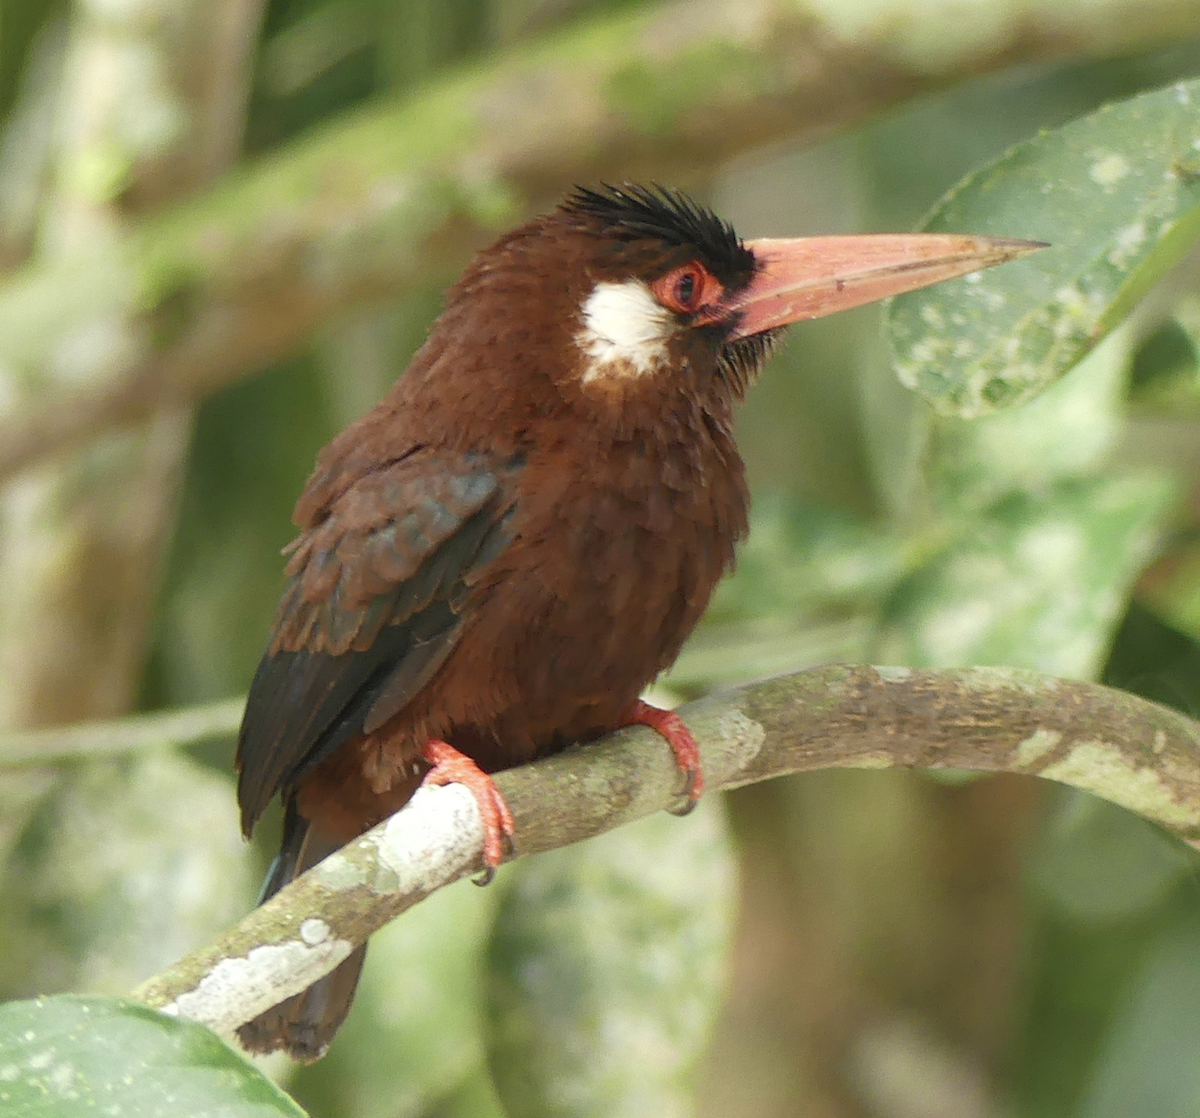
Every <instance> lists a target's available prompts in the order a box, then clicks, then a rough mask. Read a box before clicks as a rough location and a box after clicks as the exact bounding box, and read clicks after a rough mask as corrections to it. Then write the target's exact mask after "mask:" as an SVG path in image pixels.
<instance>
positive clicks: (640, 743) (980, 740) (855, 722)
mask: <svg viewBox="0 0 1200 1118" xmlns="http://www.w3.org/2000/svg"><path fill="white" fill-rule="evenodd" d="M680 713H681V714H682V715H683V717H684V719H685V721H686V722H687V724H688V726H689V727H690V728H691V730H692V732H693V733H694V734H695V736H696V739H697V741H698V742H699V743H700V747H701V751H702V754H703V762H704V771H705V775H706V778H707V780H708V782H709V787H710V789H713V790H716V789H718V788H736V787H739V786H741V785H744V784H751V783H754V782H756V781H760V780H766V779H768V778H770V777H773V776H781V775H783V774H784V773H792V772H803V771H810V770H814V769H826V768H876V769H877V768H893V767H904V768H930V769H942V768H960V769H974V770H982V771H990V772H1012V773H1024V774H1029V775H1035V776H1042V777H1045V778H1047V779H1050V780H1057V781H1061V782H1063V783H1066V784H1071V785H1073V786H1075V787H1076V788H1081V789H1083V790H1085V791H1088V792H1092V793H1095V794H1096V795H1099V796H1103V797H1104V798H1105V799H1108V800H1112V801H1113V802H1114V803H1117V804H1120V805H1122V806H1124V807H1126V808H1129V809H1130V810H1132V811H1135V812H1137V813H1138V814H1140V815H1142V816H1144V817H1146V818H1148V819H1151V820H1153V821H1155V822H1157V823H1159V824H1161V825H1162V826H1164V827H1166V828H1168V829H1169V830H1171V831H1172V832H1174V833H1175V834H1177V835H1179V836H1180V837H1181V838H1183V839H1185V840H1187V841H1189V842H1191V843H1193V844H1197V843H1200V724H1198V723H1196V722H1193V721H1191V720H1190V719H1188V718H1186V717H1184V716H1183V715H1181V714H1178V713H1176V712H1175V711H1172V710H1169V709H1167V708H1166V707H1161V706H1158V705H1156V704H1154V703H1150V702H1147V701H1146V700H1144V699H1140V698H1138V697H1136V696H1134V695H1130V694H1126V693H1124V692H1120V691H1115V690H1113V689H1111V688H1107V687H1102V686H1100V685H1098V684H1092V683H1080V682H1073V681H1069V680H1060V679H1054V678H1052V677H1048V676H1042V675H1039V674H1037V673H1034V672H1028V671H1018V670H1015V669H1004V668H973V669H965V670H924V671H917V670H910V669H905V668H871V667H846V666H836V665H835V666H825V667H820V668H814V669H812V670H810V671H806V672H801V673H799V674H797V675H791V676H783V677H780V678H778V679H774V680H768V681H766V682H763V683H757V684H754V685H752V686H749V687H745V688H742V689H741V690H738V691H735V692H731V693H730V694H727V695H724V696H720V697H714V698H710V699H705V700H702V701H700V702H697V703H692V704H689V705H687V706H685V707H682V708H681V709H680ZM496 782H497V784H498V785H499V786H500V789H501V790H502V792H503V793H504V795H505V797H506V798H507V800H508V803H509V805H510V806H511V807H512V809H513V812H514V815H515V817H516V823H517V832H516V833H517V851H516V854H519V855H525V854H533V853H537V852H540V851H544V850H551V849H555V848H557V847H560V846H565V845H567V844H568V843H572V842H577V841H579V840H580V839H584V838H589V837H591V836H593V835H597V834H600V833H602V832H604V831H607V830H610V829H612V828H614V827H617V826H620V825H621V824H623V823H628V822H632V821H633V820H635V819H639V818H641V817H642V816H645V815H649V814H651V813H652V812H656V811H660V810H662V809H663V808H665V807H668V806H671V805H672V804H673V803H675V802H676V801H677V798H678V795H679V782H680V778H679V773H678V771H677V769H676V768H675V765H674V762H673V761H672V759H671V756H670V753H669V752H668V750H667V749H666V748H665V747H664V746H663V743H662V741H661V740H660V739H659V738H657V736H656V735H655V734H654V733H652V732H650V731H647V730H645V729H629V730H622V731H619V732H618V733H616V734H613V735H611V736H609V737H607V738H605V739H603V740H602V741H599V742H595V743H592V744H590V745H586V746H583V747H576V748H573V749H570V750H568V751H566V752H565V753H560V754H558V755H557V756H554V757H551V758H548V759H547V760H544V761H541V762H539V763H537V764H534V765H528V766H525V767H523V768H519V769H514V770H511V771H508V772H504V773H500V774H499V775H498V776H497V777H496ZM482 842H483V826H482V823H481V821H480V817H479V812H478V809H477V808H476V806H475V802H474V800H473V798H472V796H471V794H470V793H469V792H467V791H466V789H464V788H462V787H461V786H458V785H449V786H447V787H445V788H422V789H420V790H418V792H417V794H416V795H415V796H414V797H413V799H412V800H411V801H410V803H409V804H408V806H406V807H405V808H404V809H403V810H401V811H400V812H398V813H397V814H396V815H394V816H393V817H392V818H390V819H388V820H386V821H385V822H383V823H381V824H380V825H379V826H377V827H375V828H374V829H373V830H371V831H369V832H367V834H365V835H364V836H363V837H362V838H360V839H359V840H357V841H356V842H354V843H351V844H350V845H349V846H347V847H345V848H344V849H343V850H341V851H339V852H338V853H337V854H334V855H333V856H332V857H330V858H328V859H326V860H325V861H324V862H322V863H321V864H320V865H319V866H317V867H315V868H314V869H313V870H311V871H309V872H308V873H306V874H305V875H303V876H302V877H301V878H299V879H298V880H297V881H296V882H295V883H293V884H292V885H290V886H288V888H286V889H284V890H283V891H282V892H280V893H279V894H277V895H276V896H275V897H274V898H272V899H271V900H270V901H268V902H267V903H266V904H265V905H263V906H262V907H261V908H258V909H256V910H255V911H254V912H252V913H251V914H250V915H249V916H247V917H246V918H245V919H244V920H243V921H241V923H239V924H238V925H237V926H236V927H235V928H232V929H231V930H230V931H228V932H227V933H225V934H224V935H223V936H221V937H220V938H219V939H218V940H216V941H214V942H213V943H211V944H209V945H208V946H206V947H205V948H203V949H201V950H200V951H198V952H196V953H195V954H193V955H191V956H189V957H188V958H186V959H184V960H182V961H181V962H179V963H177V964H176V965H175V966H174V967H172V968H171V969H170V970H169V971H166V972H164V973H163V974H161V975H159V976H157V977H156V978H153V979H151V980H150V981H148V982H146V983H145V984H144V985H142V986H140V987H139V988H138V989H137V990H136V991H135V992H134V996H135V997H137V998H139V999H140V1000H142V1001H143V1002H145V1003H146V1004H148V1005H151V1006H155V1007H157V1008H160V1009H163V1010H165V1011H166V1012H168V1013H171V1014H176V1015H179V1016H183V1017H188V1018H190V1019H193V1020H197V1021H201V1022H203V1023H204V1024H207V1025H209V1026H210V1027H212V1028H214V1029H216V1030H217V1031H218V1032H221V1033H224V1034H229V1033H232V1031H233V1030H234V1029H235V1028H236V1027H237V1026H238V1025H240V1024H242V1023H243V1022H245V1021H247V1020H249V1019H250V1018H251V1017H253V1016H255V1015H256V1014H258V1013H260V1012H262V1011H263V1010H265V1009H267V1008H268V1007H269V1006H271V1005H274V1004H275V1003H277V1002H279V1001H280V1000H282V999H283V998H284V997H287V996H289V995H291V994H293V993H296V992H298V991H299V990H302V989H304V988H305V987H306V986H308V985H309V984H310V983H312V982H313V981H315V980H316V979H317V978H319V977H320V976H321V975H323V974H326V973H328V972H329V971H330V970H332V969H333V967H334V966H336V965H337V963H338V962H340V961H341V960H342V959H344V958H345V957H346V956H347V955H348V954H349V953H350V951H351V950H352V949H353V947H354V946H355V945H357V944H360V943H363V942H365V941H366V939H367V937H368V936H369V935H370V934H371V933H372V932H374V931H376V930H377V929H378V928H380V927H382V926H383V925H384V924H386V923H387V922H388V921H389V920H391V919H393V918H394V917H396V916H398V915H399V914H400V913H401V912H403V911H404V910H405V909H407V908H410V907H411V906H412V905H414V904H416V903H417V902H418V901H420V900H422V899H423V898H424V897H426V896H428V895H429V894H430V893H432V892H434V891H435V890H437V889H440V888H441V887H443V886H445V885H448V884H450V883H451V882H453V881H456V880H457V879H458V878H460V877H463V876H465V875H466V874H469V873H473V872H475V871H477V870H478V869H480V867H481V862H480V852H481V850H482Z"/></svg>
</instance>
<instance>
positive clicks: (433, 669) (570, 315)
mask: <svg viewBox="0 0 1200 1118" xmlns="http://www.w3.org/2000/svg"><path fill="white" fill-rule="evenodd" d="M1033 247H1036V246H1034V245H1031V244H1030V243H1029V242H1024V241H1012V240H996V239H989V238H983V237H957V236H941V235H911V236H906V235H894V236H887V235H885V236H865V237H820V238H812V239H801V240H762V241H749V242H742V241H741V240H739V239H738V237H737V235H736V234H735V233H734V231H733V230H732V229H731V228H730V226H729V225H727V224H726V223H725V222H723V221H721V220H720V219H719V218H718V217H716V216H715V215H714V214H712V213H710V212H709V211H708V210H706V209H703V208H701V207H700V206H698V205H696V204H695V203H693V202H691V201H689V200H688V199H687V198H685V197H683V196H682V195H679V194H676V193H672V192H669V191H666V190H663V189H660V188H657V187H655V188H646V187H641V186H621V187H611V186H605V187H601V188H599V189H582V188H579V189H576V190H575V192H574V193H572V194H571V195H570V196H569V197H568V198H567V199H566V200H565V201H564V202H563V203H562V204H561V205H560V206H559V207H558V208H557V209H555V210H554V211H552V212H551V213H548V214H545V215H544V216H541V217H538V218H535V219H534V220H532V221H530V222H529V223H528V224H526V225H523V226H521V227H520V228H519V229H516V230H515V231H513V232H511V233H509V234H507V235H506V236H504V237H502V238H501V239H500V240H499V241H497V242H496V244H494V245H492V247H491V248H488V249H486V250H485V251H483V252H481V253H480V254H479V255H478V256H477V257H476V258H475V259H474V260H473V261H472V262H471V263H470V264H469V265H468V267H467V269H466V271H465V272H464V274H463V276H462V278H461V279H460V280H459V281H458V283H457V284H455V285H454V286H453V287H452V288H451V289H450V290H449V292H448V293H447V297H446V307H445V310H444V311H443V313H442V315H441V317H440V318H439V319H438V320H437V322H436V323H435V324H434V325H433V327H432V329H431V331H430V334H429V339H428V341H426V343H425V345H424V346H423V347H422V348H421V350H420V351H419V352H418V353H417V355H416V356H415V357H414V358H413V361H412V364H411V365H410V366H409V368H408V370H407V372H406V373H405V374H404V376H403V377H402V378H401V379H400V380H399V382H398V383H397V384H396V386H395V387H394V388H393V389H392V390H391V392H390V393H389V394H388V395H387V396H386V397H385V398H384V399H383V400H382V401H381V402H380V403H379V404H378V405H377V406H376V407H375V408H374V410H372V411H371V412H369V413H368V414H367V415H365V416H364V417H363V418H362V419H360V420H358V421H357V422H356V423H354V424H352V425H351V426H350V427H349V428H347V429H346V430H345V431H343V432H342V433H341V434H340V435H338V436H337V438H335V439H334V440H333V441H332V442H331V443H330V444H329V445H328V446H327V447H326V448H325V449H324V450H323V451H322V452H321V454H320V457H319V458H318V462H317V467H316V469H315V471H314V472H313V474H312V476H311V477H310V478H309V480H308V485H307V487H306V489H305V491H304V493H303V495H302V496H301V498H300V501H299V503H298V504H297V505H296V512H295V517H294V519H295V522H296V525H297V526H298V527H299V529H300V534H299V536H298V537H297V539H296V540H295V541H294V542H293V543H292V545H291V546H290V548H289V549H288V551H289V553H290V558H289V560H288V564H287V572H286V574H287V585H286V588H285V590H284V593H283V598H282V601H281V602H280V605H279V610H278V613H277V615H276V618H275V624H274V629H273V631H272V636H271V641H270V644H269V646H268V648H267V651H266V654H265V655H264V656H263V659H262V662H261V664H260V665H259V668H258V672H257V673H256V675H255V677H254V682H253V684H252V686H251V689H250V697H249V701H248V703H247V706H246V714H245V718H244V720H243V723H242V728H241V735H240V738H239V741H238V752H237V765H238V771H239V781H238V799H239V802H240V804H241V811H242V825H243V828H244V830H245V832H246V833H247V835H249V833H250V831H251V829H252V828H253V826H254V824H255V822H256V821H257V820H258V818H259V816H260V815H261V814H262V812H263V810H264V809H265V808H266V806H267V804H268V803H269V802H270V800H271V799H272V798H273V797H274V796H275V795H276V794H277V793H279V794H281V796H282V800H283V804H284V828H283V844H282V849H281V851H280V854H279V857H278V858H277V859H276V862H275V864H274V866H273V868H272V871H271V873H270V875H269V877H268V879H267V883H266V885H265V887H264V892H263V896H264V899H265V898H266V897H269V896H271V895H272V894H273V893H275V892H276V891H277V890H279V889H280V888H282V887H283V886H284V885H286V884H287V883H288V882H289V881H291V880H292V879H293V878H294V877H296V876H297V875H298V874H300V873H301V872H302V871H304V870H306V869H308V868H309V867H310V866H312V865H314V864H315V863H316V862H318V861H320V860H321V859H322V858H324V857H325V856H326V855H328V854H329V853H330V852H332V851H333V850H334V849H336V848H337V847H338V846H340V845H342V844H344V843H345V842H348V841H350V840H351V839H353V838H355V837H356V836H358V835H359V834H361V833H362V832H363V831H365V830H366V829H367V828H369V827H371V826H373V825H374V824H376V823H378V822H379V821H380V820H382V819H384V818H385V817H387V816H388V815H390V814H391V813H393V812H395V811H397V810H398V809H399V808H400V807H401V806H402V805H403V804H404V803H405V801H407V800H408V799H409V797H410V796H411V795H412V794H413V792H414V791H415V789H416V788H417V786H418V785H419V784H420V783H421V781H422V780H428V781H433V782H436V783H446V782H448V781H461V782H463V783H465V784H467V785H468V786H469V787H471V788H472V790H473V791H474V792H475V795H476V798H477V799H478V801H479V803H480V807H481V811H482V813H483V816H484V820H485V825H486V828H487V833H488V840H487V845H486V849H485V855H484V862H485V865H486V866H487V867H489V868H490V867H494V866H495V865H497V864H498V863H499V862H500V861H501V859H502V857H503V854H504V842H505V840H506V838H511V837H512V833H513V826H512V819H511V816H510V815H509V813H508V809H507V807H506V806H505V805H504V802H503V800H502V798H501V797H500V796H499V794H498V792H496V791H495V787H494V785H493V784H492V782H491V780H490V778H489V777H488V776H487V775H485V774H487V773H492V772H496V771H497V770H500V769H505V768H508V767H510V766H513V765H519V764H523V763H525V762H527V761H532V760H533V759H534V758H536V757H540V756H544V755H546V754H549V753H553V752H554V751H556V750H559V749H562V748H563V747H564V746H566V745H567V744H569V743H571V742H575V741H587V740H589V739H592V738H597V737H599V736H600V735H602V734H606V733H608V732H609V731H611V730H614V729H616V728H617V727H620V726H625V725H629V724H631V723H635V722H641V723H646V724H649V725H651V726H653V727H654V728H655V729H657V730H659V731H660V732H661V733H662V734H663V736H664V737H665V738H666V739H667V741H668V743H669V744H670V746H671V748H672V749H673V750H674V752H675V755H676V758H677V759H678V761H679V764H680V767H681V768H682V769H683V770H684V773H685V777H686V780H685V788H684V793H683V794H684V796H685V797H686V801H685V802H686V803H692V802H694V801H695V800H696V798H698V797H699V795H700V793H701V791H702V788H703V784H702V777H701V773H700V765H699V756H698V752H697V750H696V746H695V742H694V741H693V740H692V739H691V736H690V734H688V732H687V730H686V728H685V727H684V726H683V724H682V723H681V722H680V720H679V719H678V718H677V717H676V716H674V715H672V714H670V713H669V712H664V711H659V710H656V709H655V708H653V707H650V706H648V705H647V704H645V703H643V702H641V701H640V700H639V698H638V696H639V694H640V693H641V691H642V689H643V688H644V687H645V686H646V685H647V684H648V683H649V682H650V681H651V680H653V679H654V677H655V676H656V675H657V674H658V673H659V672H661V671H662V670H663V669H664V668H666V667H667V666H668V665H669V664H670V663H671V662H672V661H673V660H674V659H675V657H676V655H677V654H678V653H679V650H680V647H681V646H682V644H683V642H684V639H685V638H686V637H687V635H688V634H689V633H690V632H691V630H692V628H693V627H694V626H695V625H696V623H697V621H699V619H700V616H701V614H702V613H703V612H704V609H705V607H706V605H707V604H708V601H709V598H710V596H711V595H712V592H713V589H714V587H715V586H716V584H717V582H718V580H719V579H720V578H721V576H722V575H723V574H725V573H726V572H727V571H728V570H729V569H730V568H731V567H732V566H733V561H734V549H735V546H736V545H737V543H738V541H739V540H741V539H742V537H743V536H744V535H745V534H746V529H747V506H748V500H749V498H748V493H747V489H746V480H745V472H744V469H743V466H742V461H741V459H740V458H739V457H738V451H737V447H736V446H735V445H734V440H733V410H734V405H735V404H736V403H737V402H738V401H739V400H740V399H741V397H742V395H743V393H744V392H745V390H746V388H747V386H748V385H749V383H750V382H751V381H752V380H753V379H754V377H755V375H756V374H757V373H758V370H759V367H760V366H761V365H762V363H763V361H764V359H765V358H766V357H767V354H768V352H769V351H770V348H771V342H772V340H773V339H774V338H775V336H776V335H777V334H778V332H779V330H780V328H781V327H783V326H785V325H787V324H788V323H791V322H795V321H797V320H799V319H802V318H813V317H817V316H819V315H824V314H830V313H833V312H834V311H839V310H844V309H846V308H848V307H853V306H858V305H860V304H862V303H867V302H871V301H872V300H875V299H880V298H883V297H884V296H887V295H893V294H896V293H897V292H900V291H909V290H914V289H916V288H918V287H922V286H925V285H927V284H930V283H936V282H938V281H940V280H944V279H949V278H951V277H953V276H957V275H962V274H964V273H967V272H971V271H975V270H977V269H980V268H983V267H988V266H990V265H992V264H998V263H1001V262H1003V261H1005V260H1010V259H1013V258H1014V257H1017V256H1021V255H1023V254H1024V253H1026V252H1028V251H1030V250H1031V249H1032V248H1033ZM364 950H365V949H362V950H359V951H357V952H356V953H355V954H354V955H352V956H351V957H350V958H349V959H347V960H346V961H345V962H344V963H342V964H341V966H340V967H338V969H337V970H336V971H334V972H333V973H332V974H330V975H329V976H327V977H326V978H324V979H322V980H321V981H319V982H317V983H316V984H315V985H314V986H312V987H310V988H309V989H308V990H307V991H305V992H304V993H302V994H299V995H297V996H296V997H293V998H290V999H288V1000H287V1001H285V1002H283V1003H282V1004H280V1005H279V1006H276V1007H275V1008H274V1009H272V1010H270V1011H268V1012H267V1013H265V1014H263V1015H262V1016H261V1017H258V1018H256V1019H255V1020H254V1021H251V1022H250V1023H249V1024H247V1025H245V1026H244V1027H243V1028H242V1029H241V1031H240V1036H241V1039H242V1041H243V1043H244V1044H245V1045H246V1047H248V1048H250V1049H251V1050H254V1051H259V1052H265V1051H271V1050H274V1049H277V1048H284V1049H286V1050H287V1051H288V1052H289V1053H291V1054H292V1055H293V1056H294V1057H296V1058H298V1059H305V1060H308V1059H315V1058H317V1057H319V1056H320V1055H321V1054H323V1053H324V1051H325V1049H326V1048H327V1046H328V1044H329V1042H330V1040H331V1039H332V1037H333V1034H334V1033H335V1031H336V1030H337V1028H338V1026H339V1025H340V1024H341V1022H342V1020H343V1019H344V1017H345V1015H346V1013H347V1011H348V1010H349V1006H350V999H351V997H352V996H353V993H354V987H355V985H356V983H357V981H358V975H359V971H360V968H361V966H362V960H363V951H364Z"/></svg>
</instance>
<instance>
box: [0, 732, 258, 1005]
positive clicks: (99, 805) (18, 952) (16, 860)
mask: <svg viewBox="0 0 1200 1118" xmlns="http://www.w3.org/2000/svg"><path fill="white" fill-rule="evenodd" d="M257 877H258V871H257V868H256V867H254V866H253V865H252V861H251V857H250V849H249V847H247V846H246V844H245V843H244V842H243V841H242V839H241V836H240V835H239V833H238V825H237V808H236V805H235V803H234V797H233V788H232V783H231V781H230V779H229V777H228V776H226V775H225V774H223V773H216V772H213V770H211V769H208V768H205V767H204V766H202V765H200V764H198V763H196V762H195V761H192V760H189V759H188V758H186V757H183V756H178V755H175V754H169V753H160V754H151V755H148V756H145V757H137V758H132V759H130V760H129V761H120V762H118V761H111V762H107V763H102V764H94V765H86V766H82V767H80V768H79V769H77V770H75V771H72V772H71V773H69V774H67V775H66V777H65V778H64V779H63V780H61V781H60V782H59V784H58V786H57V787H56V788H55V789H54V791H53V792H52V793H50V794H49V795H47V796H46V797H45V798H44V799H43V801H42V803H41V804H40V805H39V806H38V809H37V811H36V812H34V814H33V816H32V817H31V819H30V820H29V822H28V825H27V826H26V827H25V829H24V830H23V832H22V834H21V836H20V839H19V841H18V842H17V844H16V846H15V849H14V851H13V853H12V856H11V857H10V858H9V859H8V861H7V862H6V863H5V865H4V866H3V872H2V873H0V895H2V896H3V897H4V903H3V904H0V943H2V944H3V945H4V947H3V950H2V951H0V990H4V991H5V994H6V995H7V996H10V997H11V996H14V995H15V996H17V997H27V996H30V995H32V994H35V993H44V992H47V991H59V990H72V989H73V990H84V991H87V992H91V993H119V992H121V991H124V990H128V989H129V988H130V987H132V986H134V985H136V984H137V983H138V982H141V981H142V980H143V979H145V978H147V977H149V976H150V975H151V974H154V973H155V972H156V971H158V970H161V969H162V968H163V967H165V966H168V965H169V964H170V963H172V962H174V961H175V960H176V959H178V958H179V957H180V956H181V955H184V954H186V953H187V952H188V951H190V950H191V949H192V948H193V947H195V945H196V944H197V943H201V942H203V941H204V940H205V939H207V938H208V937H209V936H211V935H213V934H215V933H216V932H217V931H219V930H220V929H221V928H223V927H225V926H227V925H228V924H230V923H232V922H233V921H235V920H236V919H238V917H240V916H241V915H242V914H243V913H244V912H245V911H246V909H247V908H248V907H250V906H251V905H252V904H253V901H254V896H255V890H256V878H257Z"/></svg>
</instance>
